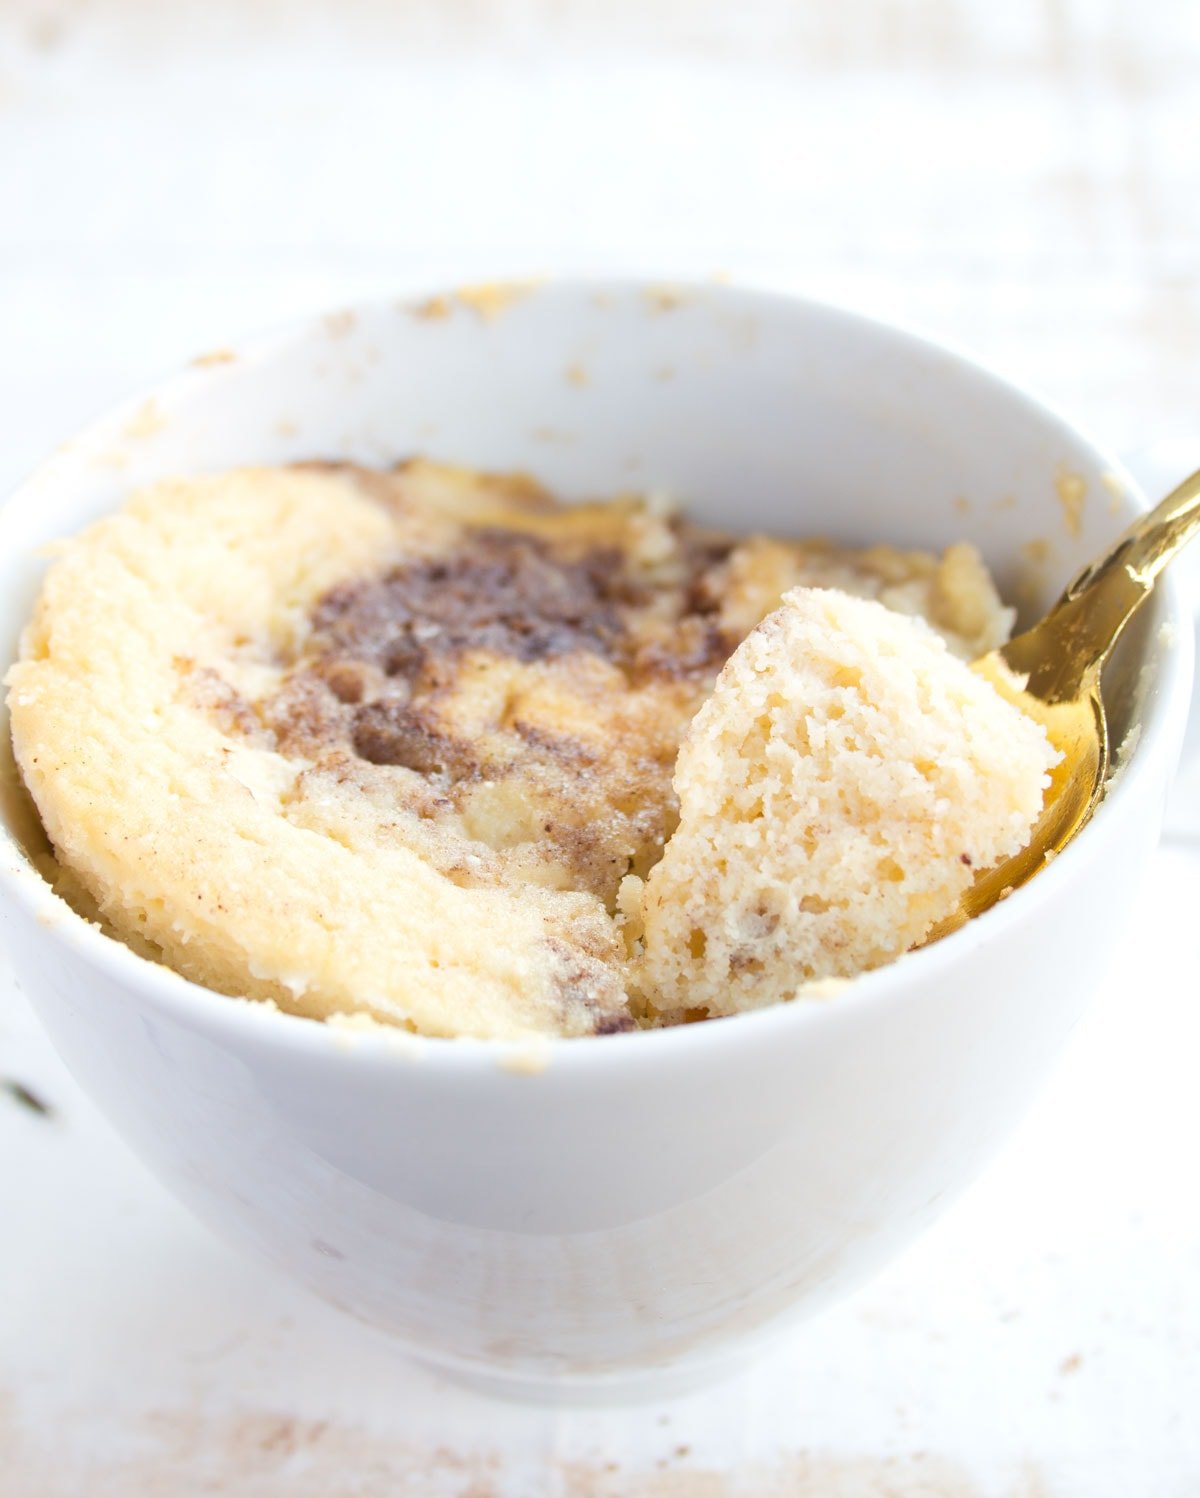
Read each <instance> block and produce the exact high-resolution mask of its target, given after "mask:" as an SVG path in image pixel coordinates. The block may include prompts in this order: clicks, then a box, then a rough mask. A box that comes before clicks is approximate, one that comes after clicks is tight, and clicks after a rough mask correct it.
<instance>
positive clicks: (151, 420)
mask: <svg viewBox="0 0 1200 1498" xmlns="http://www.w3.org/2000/svg"><path fill="white" fill-rule="evenodd" d="M166 424H167V418H166V416H165V415H164V414H163V412H162V409H161V408H160V406H159V404H158V402H157V401H156V400H155V399H154V398H153V396H151V398H150V399H149V400H145V401H143V402H142V404H141V405H140V406H139V407H138V408H137V410H136V411H135V412H134V413H133V415H132V416H131V417H130V418H129V420H128V421H127V422H126V423H125V426H124V427H123V429H122V430H123V431H124V433H125V436H126V437H133V438H142V437H153V436H154V435H155V434H156V433H157V432H161V431H162V430H163V428H164V427H165V426H166Z"/></svg>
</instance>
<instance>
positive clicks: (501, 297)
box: [454, 278, 542, 322]
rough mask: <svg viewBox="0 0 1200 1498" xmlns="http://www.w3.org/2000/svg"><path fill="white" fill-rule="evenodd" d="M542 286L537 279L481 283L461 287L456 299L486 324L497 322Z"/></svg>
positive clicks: (457, 291)
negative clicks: (511, 308) (501, 316)
mask: <svg viewBox="0 0 1200 1498" xmlns="http://www.w3.org/2000/svg"><path fill="white" fill-rule="evenodd" d="M541 284H542V282H541V281H540V280H538V279H537V278H533V279H530V280H527V281H481V282H479V283H478V284H477V285H473V286H459V287H458V288H457V289H456V290H455V292H454V299H455V300H456V301H457V302H460V303H461V304H462V305H463V306H464V307H469V308H470V310H471V311H472V312H474V313H475V314H476V315H477V316H478V317H481V318H482V319H483V321H484V322H495V320H496V319H497V318H498V317H499V316H500V315H501V314H502V313H504V312H507V311H508V310H509V308H510V307H512V306H513V305H514V304H515V303H516V302H520V301H523V300H524V299H525V298H526V297H527V296H532V294H533V293H534V292H535V291H536V290H537V289H538V287H539V286H540V285H541Z"/></svg>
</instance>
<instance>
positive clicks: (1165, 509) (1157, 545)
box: [1063, 471, 1200, 607]
mask: <svg viewBox="0 0 1200 1498" xmlns="http://www.w3.org/2000/svg"><path fill="white" fill-rule="evenodd" d="M1197 530H1200V471H1198V472H1196V473H1193V474H1191V475H1190V476H1189V477H1188V478H1186V479H1184V481H1183V483H1182V484H1179V485H1178V486H1177V487H1176V488H1174V489H1172V490H1171V492H1170V494H1168V495H1167V497H1166V499H1164V500H1163V502H1162V503H1161V504H1159V505H1155V507H1154V508H1153V509H1152V510H1151V511H1150V512H1149V514H1147V515H1141V516H1139V517H1138V519H1137V520H1135V521H1134V522H1133V524H1132V525H1131V526H1130V527H1129V529H1128V530H1126V531H1125V532H1124V533H1123V534H1122V535H1120V536H1118V537H1117V539H1116V540H1115V541H1114V542H1113V544H1112V546H1111V547H1110V548H1109V549H1108V551H1106V552H1105V553H1104V554H1103V555H1102V556H1100V557H1097V559H1096V560H1095V561H1094V562H1089V563H1088V565H1087V566H1086V567H1084V568H1083V570H1082V571H1081V572H1080V573H1079V574H1078V576H1076V577H1075V579H1074V580H1073V581H1072V582H1071V583H1070V584H1069V585H1068V587H1067V590H1066V592H1065V593H1064V594H1063V598H1064V599H1067V598H1076V597H1078V596H1079V595H1080V594H1081V593H1082V592H1083V591H1084V590H1086V589H1088V588H1092V587H1094V586H1096V585H1097V584H1098V583H1099V581H1100V578H1101V576H1102V574H1103V573H1105V572H1106V571H1107V570H1108V569H1110V568H1114V567H1115V568H1120V569H1121V570H1122V571H1124V572H1125V573H1126V574H1127V575H1128V577H1129V578H1130V580H1131V581H1132V582H1134V583H1135V584H1138V585H1140V587H1141V588H1142V590H1143V592H1145V593H1148V592H1149V591H1150V589H1151V588H1152V587H1153V586H1154V584H1155V581H1156V580H1157V578H1158V574H1159V573H1160V572H1161V571H1162V570H1163V568H1164V567H1165V566H1166V565H1167V563H1168V562H1169V561H1171V560H1172V558H1174V557H1175V556H1177V555H1178V554H1179V552H1180V551H1182V549H1183V548H1184V547H1185V546H1186V545H1187V543H1188V542H1189V541H1190V540H1191V539H1192V537H1193V536H1194V535H1195V534H1196V532H1197ZM1135 607H1136V605H1135Z"/></svg>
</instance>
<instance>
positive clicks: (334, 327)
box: [323, 307, 358, 338]
mask: <svg viewBox="0 0 1200 1498" xmlns="http://www.w3.org/2000/svg"><path fill="white" fill-rule="evenodd" d="M323 323H324V327H325V331H326V332H327V333H328V334H329V336H330V337H331V338H345V337H346V336H347V335H348V334H350V333H353V331H354V329H355V328H356V327H357V326H358V314H357V313H356V312H351V311H350V309H349V308H348V307H346V308H343V309H342V310H341V311H340V312H330V313H328V314H327V315H326V316H325V317H324V319H323Z"/></svg>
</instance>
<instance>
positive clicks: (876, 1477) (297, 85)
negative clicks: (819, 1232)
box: [0, 0, 1200, 1498]
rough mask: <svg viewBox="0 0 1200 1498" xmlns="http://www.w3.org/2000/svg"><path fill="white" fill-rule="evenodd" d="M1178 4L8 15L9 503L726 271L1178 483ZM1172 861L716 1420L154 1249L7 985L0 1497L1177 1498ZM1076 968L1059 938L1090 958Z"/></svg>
mask: <svg viewBox="0 0 1200 1498" xmlns="http://www.w3.org/2000/svg"><path fill="white" fill-rule="evenodd" d="M1198 78H1200V6H1197V5H1194V4H1190V3H1184V0H1181V3H1179V4H1177V5H1172V4H1168V3H1165V0H1143V3H1141V4H1135V3H1132V0H1130V3H1124V4H1122V3H1118V0H1008V3H1005V4H1003V5H994V4H988V3H986V0H974V3H972V0H905V3H901V0H842V3H839V0H826V3H824V4H803V3H798V0H791V3H788V0H740V3H735V0H723V3H718V0H492V3H488V0H441V3H440V4H439V3H436V0H408V3H404V0H396V3H392V4H388V3H386V0H342V3H341V4H334V3H332V0H327V3H324V4H319V3H311V0H291V3H286V0H243V3H241V4H237V3H235V0H209V3H207V4H205V3H201V0H193V3H184V4H171V3H169V0H158V3H153V0H142V3H140V4H139V3H135V0H93V3H90V4H87V3H83V0H76V3H69V0H58V3H33V0H5V3H4V4H3V5H2V7H0V413H2V414H0V436H2V439H3V440H2V441H0V486H3V487H4V488H9V487H11V486H12V484H13V482H14V481H15V480H16V479H17V478H19V477H20V476H21V475H22V473H23V472H24V471H25V470H26V469H28V468H29V467H30V466H32V464H34V463H35V462H36V461H37V460H38V459H39V458H40V457H41V456H42V455H43V454H44V453H45V451H46V450H47V449H48V448H50V447H51V446H53V444H54V443H55V442H57V441H58V440H59V439H61V438H62V437H64V436H66V435H68V434H69V433H70V432H71V430H72V429H73V428H74V427H75V426H77V425H78V424H79V423H81V422H82V421H84V420H85V419H87V418H88V417H89V416H91V415H93V414H95V413H96V412H97V411H99V410H100V409H102V408H103V407H104V406H105V405H106V404H108V403H109V402H110V401H112V400H113V399H114V398H116V397H117V396H120V395H122V394H125V393H127V392H128V391H129V390H130V389H131V388H133V387H136V386H138V385H140V384H143V383H145V382H147V381H149V380H151V379H153V378H154V377H156V376H157V375H158V374H159V373H161V372H163V371H164V370H167V369H169V368H170V367H171V366H173V365H175V364H177V363H180V362H182V361H183V360H184V359H186V358H188V357H190V356H191V355H193V354H196V353H198V352H201V351H203V350H205V349H209V348H212V347H215V346H219V345H220V344H222V343H224V342H227V341H231V340H233V339H235V338H236V337H238V336H239V335H240V334H242V333H244V332H246V331H248V330H250V329H252V328H254V327H257V326H260V325H262V324H264V323H271V322H274V321H278V320H280V319H285V318H289V317H292V316H294V315H300V314H304V313H307V312H309V311H314V310H320V309H324V308H328V307H336V306H340V305H343V304H345V303H346V302H347V301H351V300H353V299H355V298H357V297H360V296H369V295H372V294H375V293H381V294H389V295H390V294H393V293H395V292H398V291H408V290H411V289H415V288H420V287H427V286H436V285H437V284H439V283H454V282H457V281H460V280H474V279H480V278H484V277H488V278H490V277H494V276H497V275H504V274H510V273H529V272H543V271H551V272H552V271H556V270H569V269H572V268H587V269H613V268H616V269H629V270H637V271H645V272H649V273H651V274H654V275H661V276H670V275H676V276H678V275H683V274H698V275H708V274H711V273H713V272H717V271H725V272H730V273H732V274H733V275H734V276H735V277H736V278H738V279H744V280H750V281H757V282H760V283H764V284H769V285H776V286H781V287H787V288H793V289H796V290H804V291H807V292H811V293H816V294H819V295H829V296H833V297H836V298H838V299H839V300H843V301H849V302H852V303H854V304H856V305H858V306H860V307H862V308H865V309H866V310H869V311H873V312H877V313H879V314H882V315H885V316H888V315H890V316H895V317H899V318H902V319H904V320H906V321H910V322H911V321H916V322H919V323H923V324H925V325H926V326H927V327H928V328H929V329H931V330H932V331H933V332H934V333H935V334H939V335H941V336H943V337H946V338H948V339H950V340H952V341H954V342H956V343H959V344H963V345H966V346H967V347H969V348H971V349H973V350H974V351H975V352H976V353H978V354H979V355H980V356H981V357H983V358H985V359H986V360H987V361H989V362H991V363H993V364H995V365H998V366H999V367H1000V368H1002V369H1004V370H1006V371H1008V372H1009V373H1010V374H1012V375H1014V376H1015V377H1017V378H1018V379H1021V380H1023V381H1025V382H1027V383H1029V384H1031V385H1033V386H1034V387H1035V388H1036V389H1038V390H1039V391H1040V392H1041V393H1043V394H1044V395H1046V396H1048V397H1049V398H1050V399H1051V400H1053V401H1054V402H1056V403H1057V404H1059V405H1061V406H1062V407H1063V408H1065V409H1066V410H1067V411H1068V412H1069V413H1070V414H1072V415H1073V416H1075V417H1076V419H1077V420H1079V421H1080V422H1081V423H1082V424H1083V425H1084V426H1085V427H1087V428H1089V429H1090V430H1092V431H1094V432H1095V433H1096V434H1097V435H1099V436H1100V437H1101V439H1102V440H1103V441H1104V442H1105V443H1106V445H1108V446H1111V447H1114V448H1117V449H1120V450H1125V451H1130V450H1133V449H1137V448H1141V447H1143V446H1145V445H1147V444H1151V443H1160V442H1162V441H1164V440H1165V439H1184V440H1187V439H1196V438H1198V437H1200V86H1198V85H1197V79H1198ZM1198 897H1200V854H1198V853H1197V852H1196V851H1195V850H1194V849H1193V848H1191V847H1189V846H1188V845H1187V844H1185V843H1178V842H1177V843H1176V844H1174V845H1172V846H1170V847H1168V848H1166V849H1164V851H1163V852H1162V853H1161V854H1160V855H1159V858H1158V861H1157V864H1156V866H1155V868H1154V871H1153V874H1152V877H1151V880H1150V882H1149V884H1148V886H1147V888H1146V890H1145V892H1144V894H1143V896H1142V899H1141V903H1140V907H1139V911H1138V921H1137V927H1136V931H1137V934H1136V937H1135V939H1134V940H1133V941H1131V942H1130V943H1129V944H1128V945H1127V947H1126V948H1125V950H1124V951H1123V952H1122V954H1121V956H1120V958H1119V960H1118V961H1117V963H1116V964H1114V967H1113V970H1112V972H1111V975H1110V979H1109V982H1108V983H1107V985H1106V987H1105V989H1104V990H1103V991H1102V992H1101V993H1098V994H1097V995H1096V1002H1095V1005H1094V1008H1093V1011H1092V1015H1091V1018H1090V1019H1089V1020H1088V1021H1087V1022H1086V1024H1085V1025H1084V1026H1083V1027H1082V1029H1081V1031H1080V1032H1079V1034H1078V1037H1077V1039H1076V1042H1075V1044H1074V1047H1073V1049H1072V1051H1071V1053H1070V1055H1069V1057H1068V1059H1067V1061H1066V1063H1065V1065H1064V1066H1063V1067H1062V1068H1061V1070H1060V1071H1059V1073H1058V1075H1057V1077H1056V1079H1055V1081H1054V1082H1053V1084H1052V1086H1051V1088H1050V1090H1049V1091H1048V1092H1047V1094H1046V1095H1045V1097H1044V1098H1043V1100H1042V1102H1041V1103H1040V1105H1039V1106H1038V1108H1037V1109H1036V1110H1035V1112H1034V1114H1033V1115H1032V1116H1031V1117H1030V1118H1029V1120H1028V1122H1027V1123H1026V1124H1025V1126H1024V1127H1023V1129H1022V1131H1021V1132H1020V1134H1019V1136H1018V1137H1017V1138H1016V1139H1015V1140H1014V1142H1013V1143H1012V1145H1011V1146H1010V1148H1009V1149H1008V1150H1007V1152H1006V1154H1005V1155H1004V1156H1003V1158H1002V1159H1001V1160H1000V1161H999V1163H998V1164H997V1165H996V1166H994V1167H993V1169H992V1170H991V1171H990V1173H989V1174H988V1175H987V1177H986V1178H985V1179H984V1180H983V1181H982V1182H981V1183H980V1184H979V1185H978V1186H977V1187H976V1188H975V1189H974V1191H973V1192H972V1193H971V1194H970V1195H969V1196H968V1197H967V1198H966V1200H965V1201H964V1202H963V1203H962V1204H961V1205H960V1206H959V1207H958V1208H956V1209H955V1210H954V1212H953V1213H952V1214H951V1216H950V1217H949V1218H948V1219H947V1220H946V1221H945V1222H944V1223H943V1224H942V1225H941V1226H940V1227H939V1228H937V1229H936V1230H935V1231H934V1232H933V1233H931V1234H930V1235H929V1236H928V1237H927V1238H926V1239H925V1240H924V1241H923V1242H922V1243H921V1244H920V1245H918V1246H917V1247H916V1248H915V1249H913V1250H912V1251H910V1252H909V1254H908V1255H907V1256H906V1257H905V1258H904V1259H903V1260H902V1261H901V1262H899V1263H898V1264H897V1265H896V1266H895V1267H894V1268H893V1269H892V1270H891V1271H890V1272H889V1273H888V1274H887V1275H885V1276H884V1277H883V1278H881V1279H880V1280H878V1281H877V1282H876V1283H875V1284H874V1285H873V1286H871V1287H870V1288H868V1289H867V1290H865V1291H864V1292H862V1293H861V1294H860V1295H858V1296H857V1297H856V1298H855V1299H854V1300H852V1301H850V1302H848V1303H847V1304H845V1305H844V1306H842V1307H840V1308H839V1309H837V1310H835V1311H833V1312H831V1313H830V1314H828V1315H826V1316H825V1317H824V1318H822V1319H821V1320H819V1321H817V1322H815V1323H813V1324H811V1325H810V1326H807V1327H804V1328H802V1329H801V1330H800V1331H799V1332H798V1333H797V1334H796V1335H795V1336H794V1337H793V1338H792V1340H791V1342H790V1343H789V1344H788V1346H786V1347H785V1348H784V1349H782V1350H781V1351H780V1352H779V1353H778V1354H776V1355H774V1356H773V1357H772V1358H771V1359H770V1360H768V1361H766V1362H764V1363H763V1364H762V1365H760V1367H758V1368H757V1369H756V1370H755V1371H754V1372H752V1373H751V1374H749V1375H747V1376H744V1377H743V1378H741V1379H740V1380H738V1381H735V1382H733V1383H730V1384H727V1385H725V1386H723V1387H721V1388H719V1389H714V1390H711V1391H709V1392H706V1393H703V1394H699V1395H695V1396H692V1397H690V1398H687V1399H683V1400H677V1401H673V1402H662V1401H660V1402H657V1403H654V1404H652V1405H650V1406H647V1407H643V1408H637V1409H615V1410H603V1411H595V1410H592V1411H586V1410H585V1411H570V1412H564V1411H552V1410H537V1409H524V1408H519V1407H509V1406H505V1405H500V1404H493V1403H489V1402H488V1401H486V1400H483V1399H481V1398H478V1397H476V1396H473V1395H469V1394H466V1393H463V1392H461V1391H459V1390H457V1389H455V1388H453V1387H452V1386H450V1385H447V1384H443V1383H441V1382H440V1381H438V1380H435V1379H433V1378H432V1377H430V1376H428V1375H426V1374H423V1373H420V1372H418V1371H417V1370H415V1369H414V1368H412V1367H410V1366H409V1365H408V1364H406V1363H405V1362H403V1361H402V1360H401V1359H399V1358H398V1357H397V1355H396V1354H395V1353H394V1351H393V1350H392V1349H391V1348H390V1347H388V1346H387V1345H386V1344H384V1343H383V1342H381V1341H379V1340H377V1339H376V1338H375V1337H374V1336H373V1335H372V1334H371V1333H369V1332H368V1331H366V1330H365V1329H362V1328H359V1327H357V1326H355V1325H354V1324H351V1323H349V1322H345V1321H343V1320H341V1319H339V1318H338V1317H337V1316H336V1315H335V1313H333V1312H332V1311H328V1310H326V1309H324V1308H323V1307H321V1306H320V1305H318V1304H316V1303H314V1302H310V1301H309V1300H308V1299H307V1298H306V1297H305V1296H303V1295H302V1294H301V1293H300V1292H293V1291H292V1290H291V1289H290V1288H289V1287H288V1286H286V1285H282V1284H280V1283H278V1282H277V1281H276V1280H275V1279H274V1278H273V1277H272V1276H271V1275H270V1274H268V1273H267V1272H266V1271H265V1270H263V1269H261V1268H260V1267H259V1266H257V1265H255V1264H252V1263H248V1262H244V1261H243V1260H241V1259H240V1258H237V1257H235V1256H234V1255H232V1254H231V1253H229V1252H228V1251H226V1250H225V1249H224V1248H223V1247H222V1246H221V1245H219V1244H218V1243H216V1242H215V1241H213V1240H212V1239H210V1238H209V1237H208V1236H207V1235H206V1234H205V1233H204V1232H203V1231H202V1230H201V1229H200V1228H198V1227H196V1226H195V1225H193V1224H192V1222H191V1221H190V1220H189V1219H188V1218H187V1217H185V1215H184V1214H183V1213H182V1211H181V1210H179V1209H178V1208H176V1207H175V1206H174V1205H173V1204H172V1203H171V1202H170V1201H169V1200H168V1199H167V1198H166V1197H165V1196H164V1195H163V1194H162V1193H161V1192H160V1190H159V1189H158V1188H157V1187H156V1186H155V1185H154V1184H153V1183H152V1182H151V1181H150V1180H149V1179H148V1178H147V1177H146V1176H145V1174H144V1173H143V1171H142V1170H141V1168H140V1167H139V1166H138V1165H137V1164H136V1163H135V1162H134V1161H132V1160H131V1159H130V1158H129V1157H128V1156H127V1155H126V1153H125V1152H124V1150H123V1149H122V1147H121V1146H120V1145H119V1144H118V1143H117V1142H116V1140H115V1139H114V1138H113V1136H112V1135H111V1134H110V1132H109V1131H108V1128H107V1126H106V1125H105V1124H104V1122H103V1121H102V1120H101V1119H100V1118H99V1117H98V1116H97V1115H96V1114H95V1113H94V1112H93V1111H92V1109H91V1107H90V1105H89V1104H88V1103H87V1101H86V1100H85V1099H84V1098H83V1097H82V1096H81V1095H80V1094H79V1093H78V1092H77V1091H76V1090H75V1088H74V1087H73V1085H72V1083H71V1082H70V1080H69V1079H68V1078H67V1076H66V1075H65V1073H64V1072H63V1070H62V1069H61V1067H60V1066H59V1064H58V1063H57V1061H56V1060H55V1058H54V1056H53V1055H52V1053H51V1052H50V1050H49V1047H48V1045H47V1043H46V1042H45V1041H44V1040H43V1039H42V1038H41V1035H40V1033H39V1031H38V1030H37V1027H36V1025H35V1023H34V1021H33V1019H32V1017H31V1016H30V1014H29V1013H28V1011H27V1010H26V1008H25V1006H24V1002H23V1000H22V999H21V998H20V996H19V995H17V994H16V993H15V992H14V991H11V984H10V982H9V980H8V978H7V976H6V974H5V971H4V969H3V967H2V958H0V1076H5V1077H11V1078H19V1079H20V1080H21V1081H22V1082H25V1083H27V1084H28V1085H30V1086H32V1087H34V1088H35V1089H36V1091H37V1092H38V1093H39V1094H41V1095H42V1096H44V1097H45V1098H46V1100H47V1101H48V1102H49V1103H51V1104H52V1105H53V1107H54V1109H55V1112H54V1116H53V1117H52V1118H42V1117H38V1116H35V1115H34V1114H32V1113H31V1112H29V1111H28V1110H27V1109H25V1108H22V1107H20V1106H18V1105H17V1104H16V1103H15V1102H13V1101H12V1100H11V1099H10V1098H9V1097H8V1096H6V1095H5V1094H3V1093H0V1495H2V1498H76V1495H83V1494H86V1495H88V1498H150V1495H155V1498H157V1495H164V1498H190V1495H192V1494H201V1493H217V1492H219V1493H222V1494H234V1495H239V1498H240V1495H246V1498H268V1495H269V1498H275V1495H284V1494H286V1495H288V1498H350V1495H359V1494H362V1495H367V1494H370V1495H391V1494H399V1495H409V1494H412V1495H430V1498H441V1495H443V1494H445V1495H456V1498H526V1495H528V1498H534V1495H542V1494H546V1495H550V1498H593V1495H594V1498H617V1495H621V1498H677V1495H679V1498H681V1495H687V1498H692V1495H696V1498H726V1495H729V1498H733V1495H738V1498H767V1495H775V1494H779V1495H784V1494H787V1495H796V1498H876V1495H878V1498H883V1495H888V1498H1136V1495H1142V1494H1145V1495H1148V1498H1160V1495H1161V1498H1194V1495H1197V1494H1200V1187H1198V1183H1197V1182H1198V1175H1200V1172H1198V1171H1197V1165H1196V1159H1197V1153H1198V1148H1197V1146H1198V1142H1200V1095H1198V1090H1197V1087H1196V1083H1195V1076H1196V1072H1197V1064H1198V1060H1200V1013H1198V1012H1197V1006H1196V999H1197V989H1198V986H1200V985H1198V983H1197V978H1196V950H1197V943H1196V939H1195V935H1194V931H1195V927H1196V924H1197V921H1198V919H1200V917H1198V915H1197V911H1198V909H1200V904H1198ZM1080 940H1081V941H1086V940H1087V932H1086V930H1081V932H1080Z"/></svg>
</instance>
